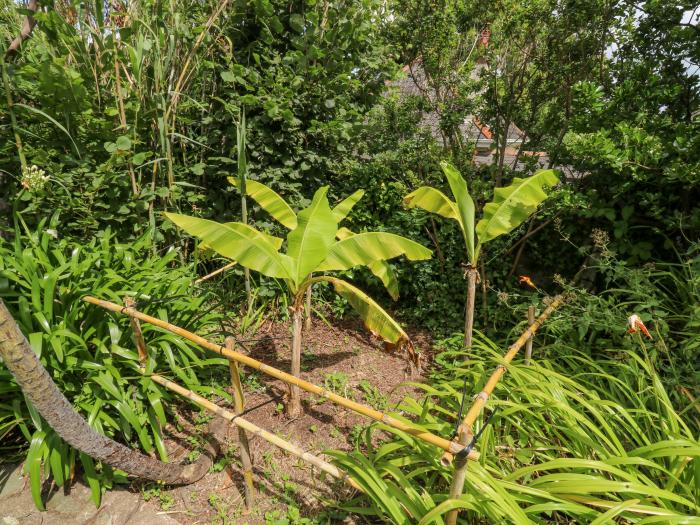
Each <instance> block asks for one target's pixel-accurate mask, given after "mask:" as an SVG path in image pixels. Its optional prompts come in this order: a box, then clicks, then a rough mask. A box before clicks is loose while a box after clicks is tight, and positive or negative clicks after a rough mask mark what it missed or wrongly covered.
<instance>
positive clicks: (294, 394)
mask: <svg viewBox="0 0 700 525" xmlns="http://www.w3.org/2000/svg"><path fill="white" fill-rule="evenodd" d="M300 302H301V301H297V300H295V301H294V306H293V307H292V325H293V335H292V375H293V376H294V377H300V376H301V325H302V321H303V316H304V308H303V306H302V305H301V304H299V303H300ZM287 413H288V414H289V416H290V417H299V416H300V415H301V396H300V392H299V387H297V386H295V385H291V384H290V385H289V405H288V406H287Z"/></svg>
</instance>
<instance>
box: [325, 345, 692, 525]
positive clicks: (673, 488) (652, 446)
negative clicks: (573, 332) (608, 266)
mask: <svg viewBox="0 0 700 525" xmlns="http://www.w3.org/2000/svg"><path fill="white" fill-rule="evenodd" d="M460 343H461V337H460V336H456V337H455V338H453V339H451V340H449V341H446V342H444V345H445V346H446V347H447V348H448V350H447V351H445V352H443V353H442V354H440V355H439V356H438V357H437V362H438V363H439V365H440V369H439V371H438V372H436V373H435V375H434V377H433V378H432V381H431V384H430V385H420V384H419V385H415V386H416V387H418V388H422V389H423V390H424V391H425V392H426V397H425V398H424V399H422V400H416V399H413V398H406V399H404V401H403V403H402V404H401V406H400V407H399V410H401V411H402V412H403V413H404V414H406V415H410V416H412V417H413V418H415V419H416V420H418V421H419V422H420V423H421V424H423V425H424V426H425V427H426V428H429V429H431V430H432V431H433V432H436V433H438V434H441V435H445V436H449V435H451V434H452V432H453V429H454V426H455V420H456V417H457V411H458V408H459V406H458V405H459V399H460V398H459V395H458V392H459V390H460V387H461V384H462V380H463V379H464V377H465V376H466V377H467V380H468V382H469V384H472V385H473V390H472V391H473V392H476V391H478V390H479V388H480V387H481V382H482V381H483V380H484V376H485V372H488V371H490V370H491V369H492V368H493V366H494V365H496V364H497V363H498V361H499V359H500V354H501V351H500V350H499V349H498V348H497V346H496V345H495V344H493V343H492V342H490V341H489V340H487V339H486V338H483V337H479V338H478V339H477V340H476V344H475V346H474V351H473V352H470V353H469V355H468V356H467V357H468V359H467V361H466V362H465V360H464V354H463V351H462V350H461V348H460V347H461V345H460ZM554 350H557V351H558V355H557V358H556V359H552V360H548V359H541V360H538V361H535V362H534V364H533V365H532V366H528V367H525V366H522V365H513V366H510V367H509V372H508V375H507V376H506V378H505V379H504V381H502V382H501V383H500V384H499V386H498V387H497V389H496V392H495V396H494V398H493V400H492V404H493V406H497V407H498V408H499V409H500V410H499V412H498V414H497V415H496V416H495V417H494V418H493V420H492V422H491V424H490V426H488V427H487V428H486V429H485V431H484V434H483V435H482V437H481V439H480V441H479V443H478V445H477V448H478V450H479V451H480V452H481V454H482V456H481V460H480V461H479V462H476V463H470V464H469V470H468V475H467V480H466V492H465V493H464V494H463V495H462V496H461V497H459V498H455V499H449V498H448V492H449V490H448V489H449V484H450V481H451V477H452V470H451V469H449V468H445V467H443V466H442V465H441V464H440V453H439V451H436V450H435V449H433V448H431V447H429V446H426V445H424V444H421V443H420V442H419V441H417V440H415V439H413V438H412V437H410V436H408V435H405V434H400V433H395V437H394V438H393V439H392V440H391V441H389V442H387V443H385V444H383V445H381V446H379V447H373V446H372V443H371V434H368V435H367V436H365V446H366V448H367V449H368V450H369V454H368V456H365V455H361V454H359V453H351V454H346V453H340V452H335V453H334V456H335V458H336V461H337V462H338V463H339V464H340V465H342V466H343V467H344V468H346V469H347V470H348V471H349V472H350V474H351V476H352V477H353V478H354V479H355V480H356V481H357V482H358V483H360V484H361V485H362V486H363V488H365V490H366V491H367V494H368V496H367V497H362V498H359V499H358V501H355V502H352V503H350V504H349V505H348V507H349V508H350V507H352V508H353V509H354V510H355V511H356V512H358V513H360V514H368V515H375V516H380V517H383V518H385V519H388V520H390V521H391V522H393V523H402V524H403V523H405V524H408V523H416V522H418V523H421V524H428V523H437V524H441V523H443V521H442V516H443V515H444V514H445V513H447V512H449V511H450V510H453V509H457V508H458V509H464V510H466V511H467V512H466V513H464V514H463V515H462V516H463V520H464V522H465V523H476V522H483V521H484V520H486V521H488V522H492V523H496V522H509V523H523V524H524V523H533V522H534V523H561V522H570V521H574V522H577V523H583V522H585V523H593V522H596V523H603V522H605V521H606V520H611V519H613V518H617V519H621V520H624V521H625V522H629V523H700V520H699V519H698V518H696V517H695V516H697V514H698V512H699V511H700V491H699V490H698V489H699V488H700V471H699V467H698V463H699V462H700V441H698V429H697V428H694V427H691V426H690V425H689V423H688V422H687V421H686V420H685V419H684V418H683V417H682V416H681V415H680V414H679V413H678V412H676V411H675V410H674V409H673V406H672V404H671V402H670V400H669V397H668V394H667V392H666V391H665V389H664V388H663V386H662V384H661V381H660V379H659V375H658V371H657V369H656V363H655V362H654V361H653V360H652V359H651V358H650V356H649V355H648V353H647V351H646V350H645V349H644V348H643V347H637V348H635V349H612V350H611V351H614V354H613V357H612V358H609V359H597V360H594V359H592V358H591V357H590V356H588V355H586V354H585V353H583V352H580V351H576V350H570V349H567V348H565V347H559V348H555V349H550V351H554ZM374 429H375V430H382V431H388V432H392V431H391V429H389V428H388V427H385V426H383V425H381V424H377V425H374ZM477 430H478V429H477ZM595 520H597V521H595Z"/></svg>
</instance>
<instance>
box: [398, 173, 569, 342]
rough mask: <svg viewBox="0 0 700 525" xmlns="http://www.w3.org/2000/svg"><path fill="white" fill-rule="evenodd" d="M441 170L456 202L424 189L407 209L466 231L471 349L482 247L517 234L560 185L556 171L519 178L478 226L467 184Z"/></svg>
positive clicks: (500, 192) (497, 193)
mask: <svg viewBox="0 0 700 525" xmlns="http://www.w3.org/2000/svg"><path fill="white" fill-rule="evenodd" d="M440 167H441V168H442V171H443V173H444V174H445V178H446V179H447V183H448V185H449V186H450V190H451V191H452V195H453V197H454V199H455V200H454V201H453V200H450V199H449V198H448V197H447V196H446V195H445V194H444V193H442V192H441V191H440V190H437V189H435V188H432V187H430V186H421V187H420V188H418V189H417V190H416V191H414V192H412V193H410V194H409V195H407V196H406V197H405V198H404V205H405V206H407V207H408V208H422V209H424V210H426V211H429V212H431V213H437V214H438V215H441V216H443V217H445V218H447V219H453V220H455V221H457V223H458V224H459V227H460V229H461V230H462V235H463V236H464V244H465V246H466V252H467V258H468V261H469V264H468V269H467V305H466V308H465V319H464V346H465V348H469V347H471V344H472V331H473V326H474V296H475V292H476V279H477V277H478V271H477V269H476V268H477V262H478V259H479V253H480V251H481V247H482V246H483V245H484V244H485V243H487V242H489V241H492V240H493V239H495V238H496V237H499V236H501V235H504V234H506V233H509V232H511V231H513V230H514V229H515V228H517V227H518V226H520V225H521V224H522V223H523V222H524V221H525V220H526V219H527V218H528V217H530V216H531V215H532V214H533V213H535V211H536V210H537V207H538V206H539V205H540V204H541V203H542V202H543V201H544V200H545V199H546V198H547V193H546V192H545V188H546V187H552V186H554V185H556V184H557V183H558V182H559V178H558V177H557V175H556V171H555V170H539V171H537V172H536V173H535V174H534V175H532V176H530V177H527V178H524V179H521V178H517V177H516V178H515V179H513V183H512V184H511V185H510V186H507V187H505V188H496V189H495V190H494V198H493V201H491V202H489V203H487V204H486V205H485V206H484V210H483V215H482V218H481V220H480V221H479V222H478V223H476V219H475V216H476V209H475V207H474V201H473V200H472V197H471V195H469V190H468V189H467V183H466V181H465V180H464V178H463V177H462V175H461V174H460V173H459V171H457V169H456V168H455V167H454V166H452V165H451V164H450V163H448V162H445V161H443V162H441V163H440Z"/></svg>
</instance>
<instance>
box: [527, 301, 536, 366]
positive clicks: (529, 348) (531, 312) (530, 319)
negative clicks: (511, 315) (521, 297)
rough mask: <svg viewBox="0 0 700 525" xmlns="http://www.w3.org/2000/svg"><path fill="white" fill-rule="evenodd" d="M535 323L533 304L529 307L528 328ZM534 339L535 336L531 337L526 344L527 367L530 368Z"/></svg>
mask: <svg viewBox="0 0 700 525" xmlns="http://www.w3.org/2000/svg"><path fill="white" fill-rule="evenodd" d="M534 322H535V305H533V304H531V305H530V306H528V307H527V324H528V326H532V323H534ZM533 338H534V336H533V335H531V336H530V337H529V338H528V340H527V343H526V344H525V365H526V366H529V365H530V359H532V339H533Z"/></svg>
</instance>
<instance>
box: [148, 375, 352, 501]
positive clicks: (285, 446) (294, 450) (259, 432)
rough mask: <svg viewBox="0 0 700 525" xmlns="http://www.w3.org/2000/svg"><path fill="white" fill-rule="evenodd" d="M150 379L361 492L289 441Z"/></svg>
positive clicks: (160, 378) (188, 392) (181, 389)
mask: <svg viewBox="0 0 700 525" xmlns="http://www.w3.org/2000/svg"><path fill="white" fill-rule="evenodd" d="M148 377H150V378H151V379H152V380H153V381H155V382H156V383H158V384H159V385H162V386H164V387H165V388H167V389H168V390H172V391H173V392H176V393H178V394H180V395H181V396H183V397H185V398H187V399H189V400H190V401H192V402H194V403H196V404H197V405H199V406H200V407H202V408H204V409H206V410H209V411H210V412H213V413H214V414H217V415H219V416H221V417H223V418H224V419H227V420H228V421H230V422H232V423H233V424H234V425H236V426H238V427H239V428H242V429H244V430H246V431H248V432H250V433H251V434H253V435H254V436H257V437H259V438H262V439H264V440H265V441H267V442H268V443H272V444H273V445H275V446H277V447H279V448H281V449H282V450H286V451H287V452H289V453H290V454H293V455H295V456H297V457H298V458H301V459H303V460H304V461H307V462H308V463H311V464H312V465H313V466H314V467H316V468H318V469H320V470H322V471H324V472H327V473H328V474H330V475H331V476H333V477H334V478H337V479H340V480H342V481H344V482H345V483H347V484H348V485H350V486H351V487H353V488H354V489H357V490H359V491H362V487H360V486H359V485H358V484H357V483H355V482H354V481H353V480H352V479H351V478H350V477H349V476H348V475H347V474H346V473H344V472H342V471H341V470H340V469H338V467H336V466H335V465H331V464H330V463H328V462H327V461H324V460H322V459H321V458H319V457H318V456H314V455H313V454H310V453H308V452H305V451H304V450H303V449H301V448H300V447H298V446H297V445H294V444H293V443H290V442H289V441H285V440H284V439H282V438H280V437H278V436H276V435H275V434H273V433H272V432H268V431H267V430H263V429H262V428H260V427H259V426H257V425H256V424H254V423H251V422H250V421H248V420H247V419H243V418H242V417H240V416H238V415H236V414H234V413H233V412H231V411H230V410H226V409H225V408H222V407H220V406H219V405H216V404H214V403H212V402H211V401H209V400H208V399H206V398H204V397H202V396H200V395H197V394H195V393H194V392H192V391H191V390H187V389H186V388H184V387H182V386H180V385H178V384H177V383H174V382H172V381H170V380H169V379H165V378H164V377H163V376H159V375H158V374H152V375H150V376H148Z"/></svg>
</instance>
